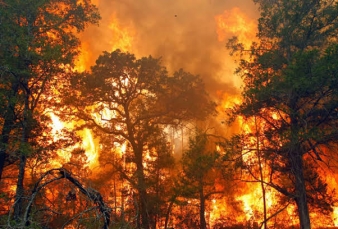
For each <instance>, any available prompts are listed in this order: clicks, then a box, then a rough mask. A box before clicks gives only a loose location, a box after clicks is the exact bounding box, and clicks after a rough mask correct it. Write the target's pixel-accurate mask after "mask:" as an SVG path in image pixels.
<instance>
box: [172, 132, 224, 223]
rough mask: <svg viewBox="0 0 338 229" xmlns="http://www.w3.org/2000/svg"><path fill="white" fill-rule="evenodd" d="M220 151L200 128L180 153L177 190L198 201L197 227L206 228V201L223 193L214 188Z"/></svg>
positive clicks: (218, 174) (219, 175) (218, 177)
mask: <svg viewBox="0 0 338 229" xmlns="http://www.w3.org/2000/svg"><path fill="white" fill-rule="evenodd" d="M219 158H220V153H219V152H217V150H216V144H215V143H212V142H211V139H210V136H208V134H207V133H203V132H202V131H200V130H197V131H196V135H195V137H193V138H191V139H190V142H189V150H187V151H185V152H184V153H183V155H182V161H181V163H182V177H181V179H180V185H179V187H176V188H178V189H180V190H179V193H180V195H181V196H183V197H185V198H188V199H192V200H193V201H194V200H198V202H199V228H200V229H206V228H207V222H206V219H205V212H206V205H207V201H208V200H209V199H210V198H211V197H212V196H213V195H215V194H220V193H222V194H224V191H223V190H220V189H219V188H218V189H217V188H216V180H217V179H220V177H221V172H220V171H219V169H217V167H218V168H219V167H220V164H219V162H218V161H219V160H218V159H219Z"/></svg>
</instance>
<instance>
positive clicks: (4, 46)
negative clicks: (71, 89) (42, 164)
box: [0, 0, 100, 221]
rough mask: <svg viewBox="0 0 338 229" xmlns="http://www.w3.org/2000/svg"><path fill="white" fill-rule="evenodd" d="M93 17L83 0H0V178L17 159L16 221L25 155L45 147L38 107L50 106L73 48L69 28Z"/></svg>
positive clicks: (76, 28) (41, 109) (74, 43)
mask: <svg viewBox="0 0 338 229" xmlns="http://www.w3.org/2000/svg"><path fill="white" fill-rule="evenodd" d="M99 18H100V16H99V14H98V11H97V8H96V7H95V6H94V5H92V4H91V2H90V1H89V0H84V1H81V3H80V2H77V1H69V0H59V1H54V0H45V1H35V0H28V1H26V0H25V1H21V0H18V1H9V0H4V1H2V2H1V5H0V21H1V23H0V34H1V35H0V37H1V41H0V49H1V51H0V74H1V77H0V97H1V101H0V110H1V111H0V131H1V135H0V179H1V175H2V172H3V168H4V166H5V165H6V164H8V162H9V161H11V162H12V163H13V162H15V163H17V165H18V170H19V172H18V180H17V185H16V196H15V198H16V199H15V207H14V218H15V219H16V220H18V221H19V220H20V217H21V215H22V207H23V196H24V174H25V169H26V164H27V159H28V158H30V157H33V156H34V155H37V154H38V152H41V151H42V150H43V149H44V147H45V146H41V145H39V144H40V143H42V142H44V143H45V142H46V139H43V138H44V137H46V135H45V134H43V127H42V126H44V124H46V123H47V120H48V119H47V118H46V116H45V114H44V113H43V112H44V110H45V109H47V108H48V106H50V103H49V102H51V100H52V94H51V93H52V92H55V89H56V88H57V86H55V85H56V84H57V80H59V79H60V78H62V77H63V76H64V74H65V73H67V68H69V67H70V66H72V65H73V60H74V57H75V56H76V55H77V53H78V47H79V44H80V43H79V40H78V39H77V38H76V36H75V32H80V31H82V30H83V29H84V28H85V27H86V25H87V24H91V23H97V22H98V20H99ZM58 86H60V85H58ZM41 101H43V103H42V102H41ZM44 128H46V126H44ZM38 149H39V150H38ZM9 159H12V160H9Z"/></svg>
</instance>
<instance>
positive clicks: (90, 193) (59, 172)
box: [24, 168, 111, 229]
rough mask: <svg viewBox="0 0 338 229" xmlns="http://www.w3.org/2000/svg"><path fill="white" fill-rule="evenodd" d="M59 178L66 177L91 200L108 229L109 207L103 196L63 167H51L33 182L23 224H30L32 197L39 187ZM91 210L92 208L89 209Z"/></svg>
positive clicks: (104, 226) (33, 197) (104, 227)
mask: <svg viewBox="0 0 338 229" xmlns="http://www.w3.org/2000/svg"><path fill="white" fill-rule="evenodd" d="M49 176H52V178H49V179H48V177H49ZM60 179H67V180H68V181H69V182H71V183H72V184H73V185H75V186H76V187H77V188H78V189H79V191H80V192H81V193H83V194H84V195H85V196H87V197H88V198H89V199H90V200H91V201H93V202H94V203H95V204H96V205H97V207H96V208H98V209H99V211H100V212H101V214H102V215H103V219H104V225H103V227H102V228H103V229H108V227H109V224H110V213H111V208H110V207H109V206H108V205H107V204H106V203H105V202H104V201H103V198H102V196H101V194H100V193H99V192H98V191H96V190H94V189H92V188H85V187H84V186H83V185H82V184H81V182H80V181H78V180H77V179H76V178H74V177H73V176H72V174H71V173H70V172H69V171H67V170H66V169H64V168H57V169H51V170H49V171H47V172H46V173H44V174H43V175H42V176H41V177H40V179H39V180H38V181H37V182H36V183H35V185H34V188H33V190H32V194H31V196H30V198H29V201H28V206H27V207H26V211H25V214H24V224H25V226H28V225H29V224H30V220H29V215H30V212H31V207H32V204H33V202H34V199H35V197H36V195H37V194H38V193H39V191H40V190H41V189H43V188H44V187H46V186H47V185H49V184H50V183H52V182H54V181H57V180H60ZM90 210H92V209H90ZM72 220H73V218H72Z"/></svg>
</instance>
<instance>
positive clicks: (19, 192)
mask: <svg viewBox="0 0 338 229" xmlns="http://www.w3.org/2000/svg"><path fill="white" fill-rule="evenodd" d="M26 162H27V158H26V156H25V155H21V156H20V163H19V175H18V181H17V186H16V194H15V202H14V219H15V220H16V221H20V216H21V214H22V209H23V198H24V194H25V189H24V186H23V181H24V178H25V168H26Z"/></svg>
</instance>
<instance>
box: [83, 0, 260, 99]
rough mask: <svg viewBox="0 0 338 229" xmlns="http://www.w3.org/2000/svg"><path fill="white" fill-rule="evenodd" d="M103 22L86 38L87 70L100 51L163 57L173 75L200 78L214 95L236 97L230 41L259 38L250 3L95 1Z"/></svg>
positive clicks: (248, 0)
mask: <svg viewBox="0 0 338 229" xmlns="http://www.w3.org/2000/svg"><path fill="white" fill-rule="evenodd" d="M93 3H94V4H96V5H98V7H99V10H100V13H101V16H102V20H101V21H100V25H99V27H95V26H91V27H90V28H88V29H87V30H86V32H85V33H84V34H82V36H81V39H82V42H83V47H84V48H83V56H82V59H83V60H82V61H83V62H86V64H85V65H86V68H87V69H88V66H89V65H93V64H94V61H95V60H96V58H97V57H98V55H99V54H101V53H102V51H113V50H115V49H117V48H120V49H122V50H123V51H129V52H131V53H134V54H135V55H136V56H137V57H143V56H149V55H152V56H153V57H162V60H163V64H164V65H165V66H167V67H168V69H169V70H170V71H172V70H178V69H179V68H183V69H184V70H186V71H189V72H191V73H193V74H198V75H201V76H202V78H203V79H204V81H205V83H206V86H207V89H208V91H209V93H210V94H211V95H215V94H216V92H217V93H218V94H223V93H225V94H237V93H238V92H239V91H238V89H239V87H240V82H241V81H240V79H239V77H238V76H234V74H233V72H234V70H235V68H236V64H235V63H234V60H233V58H231V57H230V56H229V52H228V50H227V49H226V47H225V44H226V41H227V39H228V38H230V37H232V36H235V35H236V36H239V38H240V39H241V40H242V41H243V42H244V43H248V42H250V41H251V38H253V37H254V36H255V33H256V20H257V17H258V12H257V7H256V6H255V5H254V4H253V2H252V0H236V1H234V0H232V1H231V0H94V1H93Z"/></svg>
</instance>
